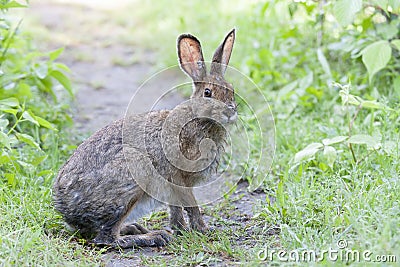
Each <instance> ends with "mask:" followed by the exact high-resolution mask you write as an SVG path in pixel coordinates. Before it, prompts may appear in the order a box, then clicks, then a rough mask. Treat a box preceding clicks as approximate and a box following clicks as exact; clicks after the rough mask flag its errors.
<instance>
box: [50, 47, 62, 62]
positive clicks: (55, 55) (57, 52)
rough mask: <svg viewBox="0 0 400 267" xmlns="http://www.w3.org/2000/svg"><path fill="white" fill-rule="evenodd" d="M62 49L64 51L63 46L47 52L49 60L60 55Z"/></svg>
mask: <svg viewBox="0 0 400 267" xmlns="http://www.w3.org/2000/svg"><path fill="white" fill-rule="evenodd" d="M63 51H64V47H61V48H58V49H56V50H53V51H51V52H50V53H49V57H50V60H51V61H54V60H56V59H57V58H58V57H59V56H60V55H61V53H62V52H63Z"/></svg>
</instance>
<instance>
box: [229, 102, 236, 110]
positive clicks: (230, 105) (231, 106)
mask: <svg viewBox="0 0 400 267" xmlns="http://www.w3.org/2000/svg"><path fill="white" fill-rule="evenodd" d="M228 108H229V109H231V110H233V111H236V104H235V103H229V104H228Z"/></svg>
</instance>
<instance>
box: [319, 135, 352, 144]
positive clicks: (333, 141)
mask: <svg viewBox="0 0 400 267" xmlns="http://www.w3.org/2000/svg"><path fill="white" fill-rule="evenodd" d="M347 138H349V137H348V136H343V135H339V136H335V137H333V138H326V139H324V140H322V144H324V146H329V145H333V144H337V143H342V142H343V141H344V140H346V139H347Z"/></svg>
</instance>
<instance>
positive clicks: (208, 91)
mask: <svg viewBox="0 0 400 267" xmlns="http://www.w3.org/2000/svg"><path fill="white" fill-rule="evenodd" d="M204 97H211V90H210V88H206V89H204Z"/></svg>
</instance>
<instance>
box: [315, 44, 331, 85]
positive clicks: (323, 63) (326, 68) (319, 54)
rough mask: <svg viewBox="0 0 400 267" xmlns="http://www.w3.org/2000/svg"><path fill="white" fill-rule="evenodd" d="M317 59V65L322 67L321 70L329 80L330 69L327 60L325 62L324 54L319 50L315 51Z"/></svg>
mask: <svg viewBox="0 0 400 267" xmlns="http://www.w3.org/2000/svg"><path fill="white" fill-rule="evenodd" d="M317 57H318V61H319V63H320V64H321V66H322V69H323V70H324V72H325V73H326V75H328V77H329V78H331V77H332V73H331V68H330V67H329V63H328V60H326V57H325V55H324V52H322V50H321V48H318V49H317Z"/></svg>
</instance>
